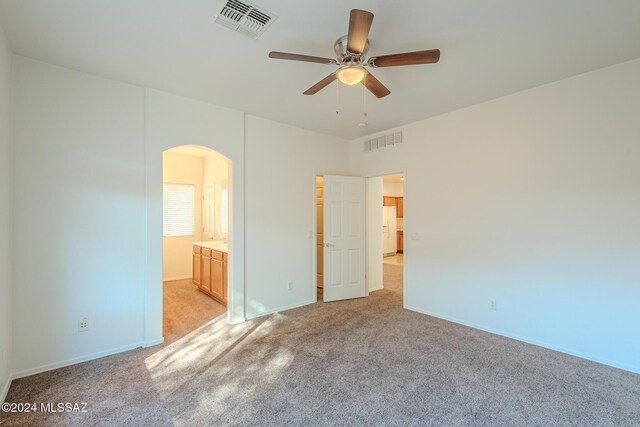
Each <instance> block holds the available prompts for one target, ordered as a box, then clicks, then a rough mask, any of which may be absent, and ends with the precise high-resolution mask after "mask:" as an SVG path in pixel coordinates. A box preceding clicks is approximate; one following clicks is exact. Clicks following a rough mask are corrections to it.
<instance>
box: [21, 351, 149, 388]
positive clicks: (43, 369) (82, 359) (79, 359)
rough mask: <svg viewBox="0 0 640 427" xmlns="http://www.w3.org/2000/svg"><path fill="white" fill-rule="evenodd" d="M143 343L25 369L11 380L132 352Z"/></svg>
mask: <svg viewBox="0 0 640 427" xmlns="http://www.w3.org/2000/svg"><path fill="white" fill-rule="evenodd" d="M143 346H144V343H143V342H138V343H135V344H129V345H125V346H122V347H116V348H112V349H109V350H104V351H99V352H96V353H91V354H86V355H84V356H79V357H73V358H71V359H66V360H62V361H60V362H54V363H49V364H46V365H42V366H37V367H35V368H30V369H25V370H22V371H19V372H16V373H14V374H13V376H12V377H11V379H14V380H15V379H18V378H23V377H28V376H31V375H35V374H40V373H42V372H46V371H51V370H54V369H59V368H64V367H65V366H70V365H75V364H77V363H82V362H88V361H89V360H95V359H100V358H102V357H105V356H111V355H112V354H116V353H122V352H124V351H129V350H133V349H134V348H140V347H143Z"/></svg>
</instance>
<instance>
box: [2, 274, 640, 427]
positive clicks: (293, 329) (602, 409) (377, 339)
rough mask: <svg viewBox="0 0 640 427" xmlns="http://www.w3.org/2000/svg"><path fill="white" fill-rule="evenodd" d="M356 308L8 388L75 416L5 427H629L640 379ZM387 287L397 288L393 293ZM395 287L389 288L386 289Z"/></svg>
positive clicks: (182, 342)
mask: <svg viewBox="0 0 640 427" xmlns="http://www.w3.org/2000/svg"><path fill="white" fill-rule="evenodd" d="M400 269H401V267H399V266H388V265H385V267H384V271H385V284H387V285H388V286H387V288H386V289H384V290H381V291H377V292H374V293H372V294H371V296H370V297H368V298H362V299H357V300H351V301H343V302H335V303H318V304H314V305H310V306H306V307H301V308H298V309H295V310H289V311H286V312H283V313H280V314H275V315H272V316H267V317H264V318H261V319H257V320H254V321H250V322H246V323H244V324H242V325H235V326H229V325H227V324H226V323H225V322H224V319H223V318H222V317H218V318H216V319H214V320H212V321H211V322H209V323H207V324H205V325H204V326H202V327H201V328H199V329H198V330H196V331H194V332H192V333H190V334H187V335H185V336H184V337H182V338H180V339H177V340H175V341H173V342H172V343H169V344H166V345H164V346H162V347H156V348H150V349H144V350H142V349H141V350H133V351H130V352H127V353H122V354H118V355H114V356H110V357H105V358H103V359H99V360H95V361H91V362H86V363H82V364H79V365H76V366H72V367H67V368H63V369H59V370H56V371H52V372H47V373H43V374H40V375H35V376H32V377H29V378H24V379H21V380H18V381H16V382H15V383H14V384H13V385H12V387H11V390H10V393H9V400H10V401H15V402H25V401H29V402H30V401H36V402H38V401H54V402H66V401H69V402H76V401H86V402H88V403H89V405H88V408H87V409H88V411H89V412H88V413H86V414H49V415H44V414H31V415H15V416H10V417H7V416H6V415H2V417H3V418H1V420H2V421H3V422H4V424H3V426H4V425H78V426H87V425H104V426H119V425H130V426H147V425H148V426H171V425H176V426H183V425H214V426H215V425H292V426H300V425H316V426H327V425H341V426H345V425H368V426H371V425H397V426H406V425H421V426H423V425H434V426H443V425H464V426H499V425H506V426H556V425H562V426H633V425H640V376H639V375H635V374H631V373H629V372H625V371H621V370H618V369H614V368H611V367H607V366H603V365H599V364H596V363H592V362H589V361H586V360H583V359H578V358H575V357H571V356H568V355H565V354H561V353H557V352H554V351H550V350H545V349H542V348H540V347H535V346H532V345H528V344H525V343H522V342H519V341H514V340H511V339H507V338H503V337H500V336H496V335H491V334H488V333H484V332H481V331H478V330H474V329H471V328H467V327H464V326H460V325H456V324H453V323H450V322H446V321H443V320H439V319H435V318H433V317H429V316H425V315H421V314H418V313H414V312H410V311H406V310H403V309H402V302H401V301H402V298H401V294H400V292H398V290H397V289H399V287H398V286H397V280H398V278H399V277H401V270H400ZM393 277H395V278H396V279H395V282H394V279H393ZM392 282H394V283H396V288H395V289H394V287H393V283H392Z"/></svg>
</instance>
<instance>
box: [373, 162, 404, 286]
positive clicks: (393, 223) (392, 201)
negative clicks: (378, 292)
mask: <svg viewBox="0 0 640 427" xmlns="http://www.w3.org/2000/svg"><path fill="white" fill-rule="evenodd" d="M372 179H375V178H372ZM382 257H383V258H382V287H383V288H384V289H386V290H389V291H392V292H397V293H400V294H402V293H403V288H404V274H403V270H404V268H403V266H404V175H402V174H395V175H385V176H383V177H382Z"/></svg>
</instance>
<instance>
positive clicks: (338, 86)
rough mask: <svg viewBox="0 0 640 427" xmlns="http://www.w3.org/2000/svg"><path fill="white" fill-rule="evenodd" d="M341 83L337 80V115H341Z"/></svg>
mask: <svg viewBox="0 0 640 427" xmlns="http://www.w3.org/2000/svg"><path fill="white" fill-rule="evenodd" d="M339 107H340V82H339V81H338V79H336V114H340V108H339Z"/></svg>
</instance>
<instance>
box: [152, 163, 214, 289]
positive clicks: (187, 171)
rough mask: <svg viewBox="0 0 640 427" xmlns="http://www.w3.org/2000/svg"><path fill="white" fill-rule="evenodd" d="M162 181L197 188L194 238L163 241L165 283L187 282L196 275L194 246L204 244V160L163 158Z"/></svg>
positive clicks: (163, 276) (176, 238)
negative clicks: (194, 243)
mask: <svg viewBox="0 0 640 427" xmlns="http://www.w3.org/2000/svg"><path fill="white" fill-rule="evenodd" d="M162 159H163V161H162V177H163V182H164V183H165V184H188V185H193V186H194V188H195V200H194V202H195V203H194V215H195V218H194V220H195V221H194V225H195V234H194V235H193V236H185V237H183V236H180V237H163V238H162V279H163V280H165V281H169V280H180V279H188V278H191V277H192V275H193V270H192V262H193V261H192V258H193V257H192V255H191V254H192V253H193V244H192V243H193V242H194V241H199V240H202V183H203V181H202V180H203V176H204V158H203V157H196V156H185V155H181V154H174V153H164V154H163V155H162Z"/></svg>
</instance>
